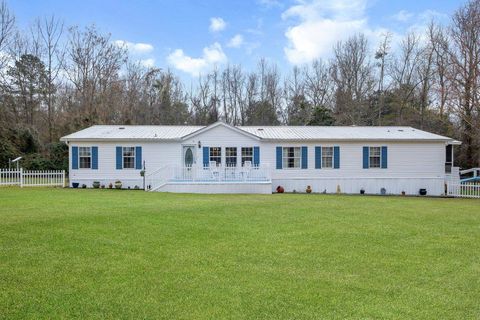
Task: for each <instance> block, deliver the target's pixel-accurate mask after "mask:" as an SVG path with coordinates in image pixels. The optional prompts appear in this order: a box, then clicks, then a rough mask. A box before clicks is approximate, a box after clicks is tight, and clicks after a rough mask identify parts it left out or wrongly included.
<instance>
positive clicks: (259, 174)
mask: <svg viewBox="0 0 480 320" xmlns="http://www.w3.org/2000/svg"><path fill="white" fill-rule="evenodd" d="M270 180H271V177H270V170H269V167H268V166H266V165H262V166H242V167H230V166H208V167H199V166H191V167H182V166H175V165H170V166H165V167H162V168H160V169H158V170H155V171H153V172H152V173H148V172H147V173H146V176H145V190H152V191H153V190H156V189H158V188H160V187H161V186H162V185H164V184H166V183H168V182H185V183H195V182H212V183H215V182H245V183H248V182H250V183H254V182H267V181H270Z"/></svg>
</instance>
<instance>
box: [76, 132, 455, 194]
mask: <svg viewBox="0 0 480 320" xmlns="http://www.w3.org/2000/svg"><path fill="white" fill-rule="evenodd" d="M199 142H200V144H201V147H204V146H208V147H222V158H223V161H222V162H224V159H225V158H224V157H225V149H224V148H225V147H237V148H240V147H253V146H259V147H260V164H261V165H262V164H263V165H265V164H267V165H269V166H270V168H271V170H272V189H275V188H276V187H277V186H278V185H282V186H283V187H284V188H285V189H286V191H293V190H296V191H299V192H304V190H305V188H306V186H307V185H311V186H312V188H313V190H314V192H324V191H326V192H328V193H331V192H336V190H337V186H339V187H340V190H341V192H345V193H359V191H360V189H361V188H364V189H365V190H366V192H367V193H377V194H378V193H380V189H381V188H385V189H386V190H387V193H390V194H400V192H401V191H405V192H406V193H407V194H418V189H420V188H426V189H427V192H428V194H430V195H441V194H443V192H444V190H443V189H444V179H445V171H444V170H445V168H444V164H445V144H444V142H380V143H371V142H369V143H358V142H357V143H354V142H341V143H339V142H318V143H312V142H309V143H297V142H295V143H288V142H278V143H273V142H261V141H259V140H257V139H255V138H253V137H250V136H248V135H244V134H241V133H239V132H236V131H234V130H232V129H229V128H227V127H224V126H217V127H214V128H212V129H211V130H208V131H205V132H203V133H201V134H198V135H196V136H193V137H192V138H191V139H189V140H188V141H183V142H128V143H127V142H126V143H117V142H112V143H97V142H94V143H88V142H82V143H75V142H71V143H70V151H71V147H72V146H98V157H99V161H98V165H99V167H98V170H90V169H78V170H72V169H71V167H70V182H79V183H80V184H83V183H85V184H87V186H88V187H90V186H91V183H92V182H93V181H94V180H98V181H101V183H103V184H106V185H108V183H110V182H111V183H114V182H115V180H121V181H122V182H123V184H124V186H125V187H126V186H130V187H134V186H135V185H138V186H139V187H142V184H143V182H142V181H143V180H142V178H141V177H140V170H134V169H123V170H117V169H116V154H115V153H116V151H115V147H116V146H142V158H143V160H144V161H145V164H146V168H147V172H152V171H154V170H156V169H158V168H160V167H162V166H164V165H179V166H181V165H182V161H183V159H182V145H194V146H195V150H196V155H195V157H196V162H197V163H198V164H201V163H202V149H203V148H198V145H199ZM277 146H281V147H287V146H299V147H301V146H307V147H308V169H280V170H277V169H276V147H277ZM315 146H339V147H340V168H339V169H315ZM363 146H387V147H388V168H387V169H363V167H362V161H363V156H362V147H363ZM237 154H238V161H237V162H238V163H239V159H240V149H238V152H237ZM70 166H71V161H70ZM272 191H274V190H272Z"/></svg>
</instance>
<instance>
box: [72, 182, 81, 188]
mask: <svg viewBox="0 0 480 320" xmlns="http://www.w3.org/2000/svg"><path fill="white" fill-rule="evenodd" d="M79 185H80V183H78V182H72V187H73V188H75V189H77V188H78V186H79Z"/></svg>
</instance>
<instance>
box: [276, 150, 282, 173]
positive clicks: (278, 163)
mask: <svg viewBox="0 0 480 320" xmlns="http://www.w3.org/2000/svg"><path fill="white" fill-rule="evenodd" d="M277 169H282V147H277Z"/></svg>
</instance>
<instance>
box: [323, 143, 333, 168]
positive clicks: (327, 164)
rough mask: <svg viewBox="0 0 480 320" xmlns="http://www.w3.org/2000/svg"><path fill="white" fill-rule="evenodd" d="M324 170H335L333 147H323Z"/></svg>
mask: <svg viewBox="0 0 480 320" xmlns="http://www.w3.org/2000/svg"><path fill="white" fill-rule="evenodd" d="M322 168H333V147H322Z"/></svg>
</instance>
